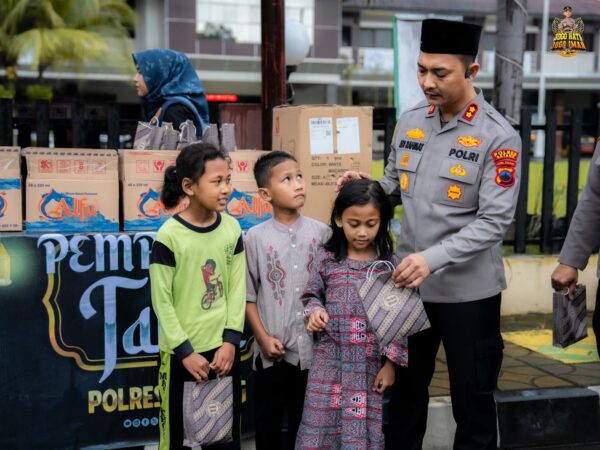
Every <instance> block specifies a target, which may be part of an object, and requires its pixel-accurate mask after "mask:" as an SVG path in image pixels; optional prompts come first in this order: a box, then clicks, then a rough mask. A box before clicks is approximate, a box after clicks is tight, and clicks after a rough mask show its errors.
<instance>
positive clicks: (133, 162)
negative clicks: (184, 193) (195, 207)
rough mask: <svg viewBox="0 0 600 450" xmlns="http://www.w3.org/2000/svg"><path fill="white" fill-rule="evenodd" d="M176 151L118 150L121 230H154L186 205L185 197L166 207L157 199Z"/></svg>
mask: <svg viewBox="0 0 600 450" xmlns="http://www.w3.org/2000/svg"><path fill="white" fill-rule="evenodd" d="M177 155H179V151H178V150H120V151H119V168H120V176H121V180H122V181H121V184H122V196H121V199H122V204H123V229H124V230H125V231H140V230H157V229H158V228H160V226H161V225H162V224H163V223H164V222H165V221H166V220H167V219H168V218H169V217H171V216H172V215H173V214H176V213H178V212H181V211H183V210H184V209H185V208H187V205H188V200H187V199H186V198H184V199H182V201H181V202H180V203H179V205H177V206H176V207H175V208H172V209H167V208H166V207H165V206H164V205H163V203H162V201H161V200H160V194H161V189H162V185H163V183H164V173H165V170H166V169H167V167H169V166H172V165H175V161H176V159H177Z"/></svg>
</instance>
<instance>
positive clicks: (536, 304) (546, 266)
mask: <svg viewBox="0 0 600 450" xmlns="http://www.w3.org/2000/svg"><path fill="white" fill-rule="evenodd" d="M557 264H558V263H557V255H535V256H533V255H512V256H507V257H505V258H504V269H505V271H506V283H507V284H508V288H507V289H506V290H505V291H504V292H503V293H502V315H513V314H527V313H546V314H549V313H551V312H552V292H553V290H552V286H551V285H550V276H551V274H552V271H553V270H554V268H555V267H556V265H557ZM597 264H598V257H597V255H594V256H592V257H591V258H590V261H589V263H588V266H587V268H586V269H585V270H584V271H583V272H580V273H579V282H580V283H582V284H585V285H586V287H587V307H588V310H592V309H594V307H595V300H596V288H597V286H598V279H597V277H596V268H597Z"/></svg>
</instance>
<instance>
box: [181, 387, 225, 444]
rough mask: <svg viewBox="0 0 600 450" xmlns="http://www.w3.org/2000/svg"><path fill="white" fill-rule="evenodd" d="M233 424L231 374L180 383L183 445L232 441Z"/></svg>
mask: <svg viewBox="0 0 600 450" xmlns="http://www.w3.org/2000/svg"><path fill="white" fill-rule="evenodd" d="M232 425H233V384H232V378H231V377H222V378H217V379H214V380H208V381H205V382H204V383H197V382H195V381H186V382H185V383H184V384H183V430H184V441H183V445H185V446H186V447H192V448H193V447H197V446H199V445H201V446H204V445H212V444H219V443H224V442H231V441H232V440H233V435H232Z"/></svg>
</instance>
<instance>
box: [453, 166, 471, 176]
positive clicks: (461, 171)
mask: <svg viewBox="0 0 600 450" xmlns="http://www.w3.org/2000/svg"><path fill="white" fill-rule="evenodd" d="M450 173H451V174H452V175H456V176H459V177H464V176H466V175H467V170H466V169H465V168H464V167H463V165H462V164H457V165H455V166H452V167H450Z"/></svg>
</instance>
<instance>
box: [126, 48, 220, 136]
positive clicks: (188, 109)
mask: <svg viewBox="0 0 600 450" xmlns="http://www.w3.org/2000/svg"><path fill="white" fill-rule="evenodd" d="M132 56H133V61H134V62H135V67H136V69H137V73H136V75H135V77H134V82H135V88H136V91H137V95H138V96H139V97H140V98H141V99H142V105H143V107H144V111H145V114H146V120H147V121H148V122H150V121H153V119H154V120H157V121H158V124H161V123H162V122H171V123H172V124H173V128H175V129H176V130H178V129H179V125H181V124H182V123H183V122H185V121H186V120H188V119H189V120H192V121H193V122H194V124H195V125H196V130H197V134H198V135H201V132H202V129H203V128H204V127H206V126H208V125H209V118H208V104H207V103H206V95H205V92H204V86H202V82H201V81H200V78H198V75H197V74H196V71H195V70H194V67H193V66H192V63H191V62H190V60H189V59H188V58H187V56H185V54H183V53H180V52H176V51H173V50H168V49H151V50H145V51H143V52H137V53H133V55H132Z"/></svg>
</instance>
